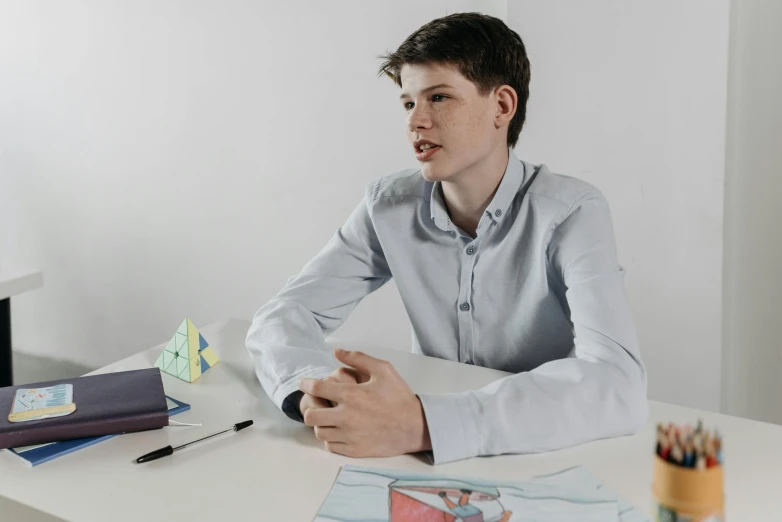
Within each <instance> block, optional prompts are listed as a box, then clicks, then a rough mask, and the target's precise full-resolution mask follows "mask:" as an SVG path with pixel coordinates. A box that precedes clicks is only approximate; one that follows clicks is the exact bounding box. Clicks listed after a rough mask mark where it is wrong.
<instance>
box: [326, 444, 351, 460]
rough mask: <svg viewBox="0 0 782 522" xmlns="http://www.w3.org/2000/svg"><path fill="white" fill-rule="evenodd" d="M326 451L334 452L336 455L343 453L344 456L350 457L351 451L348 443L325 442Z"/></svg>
mask: <svg viewBox="0 0 782 522" xmlns="http://www.w3.org/2000/svg"><path fill="white" fill-rule="evenodd" d="M325 446H326V451H330V452H331V453H336V454H337V455H345V456H346V457H352V456H353V451H352V447H351V446H350V444H346V443H344V442H326V443H325Z"/></svg>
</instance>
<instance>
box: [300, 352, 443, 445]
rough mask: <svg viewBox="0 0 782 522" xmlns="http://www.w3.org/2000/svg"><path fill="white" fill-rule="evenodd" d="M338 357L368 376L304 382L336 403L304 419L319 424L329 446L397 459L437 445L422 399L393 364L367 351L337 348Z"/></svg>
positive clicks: (317, 430)
mask: <svg viewBox="0 0 782 522" xmlns="http://www.w3.org/2000/svg"><path fill="white" fill-rule="evenodd" d="M334 355H335V356H336V358H337V359H338V360H339V361H340V362H342V363H344V364H346V365H348V366H350V367H351V368H354V369H355V370H357V371H358V372H359V373H361V374H363V375H365V376H367V378H366V379H361V381H359V383H358V384H353V383H341V382H335V381H333V380H318V379H301V380H300V381H299V389H300V390H301V391H303V392H304V393H307V394H310V395H312V396H313V397H320V398H322V399H326V400H329V401H331V402H332V403H334V404H336V406H334V407H333V408H314V409H308V410H307V411H306V412H305V413H304V423H305V424H306V425H307V426H313V427H314V428H315V436H316V437H317V438H318V439H319V440H322V441H324V442H325V444H326V449H327V450H329V451H331V452H333V453H339V454H341V455H347V456H349V457H393V456H396V455H403V454H405V453H414V452H417V451H424V450H429V449H431V442H430V440H429V430H428V429H427V426H426V418H425V416H424V411H423V407H422V406H421V401H420V400H419V399H418V396H416V395H415V394H414V393H413V391H412V390H411V389H410V386H408V385H407V383H406V382H405V381H404V379H402V377H401V376H400V375H399V374H398V373H397V372H396V370H395V369H394V367H393V365H391V363H389V362H388V361H384V360H381V359H376V358H374V357H371V356H369V355H367V354H365V353H362V352H349V351H345V350H334ZM362 381H363V382H362Z"/></svg>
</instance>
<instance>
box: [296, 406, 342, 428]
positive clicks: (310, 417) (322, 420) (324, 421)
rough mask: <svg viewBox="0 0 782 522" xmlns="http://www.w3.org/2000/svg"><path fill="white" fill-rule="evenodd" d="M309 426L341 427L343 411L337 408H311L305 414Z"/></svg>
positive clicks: (305, 422)
mask: <svg viewBox="0 0 782 522" xmlns="http://www.w3.org/2000/svg"><path fill="white" fill-rule="evenodd" d="M303 417H304V424H306V425H307V426H311V427H315V426H323V427H335V428H338V427H339V426H340V420H341V418H342V417H341V411H340V410H339V409H337V408H310V409H308V410H307V411H306V412H304V414H303Z"/></svg>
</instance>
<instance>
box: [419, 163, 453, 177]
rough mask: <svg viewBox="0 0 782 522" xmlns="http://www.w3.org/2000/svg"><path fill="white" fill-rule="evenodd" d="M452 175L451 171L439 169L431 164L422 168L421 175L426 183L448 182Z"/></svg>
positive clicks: (426, 164)
mask: <svg viewBox="0 0 782 522" xmlns="http://www.w3.org/2000/svg"><path fill="white" fill-rule="evenodd" d="M452 174H453V173H452V172H451V171H450V169H444V168H442V167H441V168H437V167H435V166H434V165H432V164H430V163H425V164H424V165H422V166H421V175H422V176H423V177H424V179H425V180H426V181H432V182H434V181H448V180H449V179H450V178H451V175H452Z"/></svg>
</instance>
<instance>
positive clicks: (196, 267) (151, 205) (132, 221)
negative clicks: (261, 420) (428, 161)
mask: <svg viewBox="0 0 782 522" xmlns="http://www.w3.org/2000/svg"><path fill="white" fill-rule="evenodd" d="M458 10H480V11H484V12H487V13H489V14H494V15H496V16H503V15H504V12H505V4H504V2H500V1H494V0H493V1H483V2H478V1H466V0H465V1H458V2H453V1H445V0H442V1H436V2H418V1H415V0H404V1H399V0H394V2H362V1H359V0H354V1H349V2H347V1H343V2H321V1H316V0H313V1H308V2H303V1H296V2H292V1H291V2H264V3H260V2H241V1H222V2H206V1H201V2H193V1H184V0H182V1H177V2H173V1H171V2H155V1H144V2H142V1H138V2H124V1H119V0H114V1H106V0H92V1H82V2H75V1H74V2H54V3H52V2H36V1H17V2H5V3H4V4H3V14H2V16H0V261H11V260H13V261H15V262H16V263H26V264H30V265H32V266H36V267H39V268H42V269H43V270H44V288H43V289H42V290H40V291H37V292H35V293H31V294H28V295H23V296H20V297H19V298H15V299H14V301H13V314H14V315H13V328H14V340H15V344H16V346H17V348H19V349H21V350H24V351H28V352H33V353H42V354H47V355H56V356H58V357H61V358H65V359H71V360H75V361H79V362H82V363H87V364H91V365H102V364H106V363H108V362H110V361H112V360H116V359H117V358H120V357H123V356H126V355H129V354H131V353H134V352H137V351H139V350H142V349H145V348H147V347H149V346H151V345H153V344H157V343H160V342H163V341H165V340H166V339H167V338H168V337H170V336H171V335H173V332H174V331H175V330H176V328H177V325H178V324H179V323H180V322H181V321H182V319H183V318H184V317H185V316H189V317H191V318H192V319H193V320H194V321H195V323H196V324H197V325H203V324H207V323H209V322H211V321H215V320H218V319H221V318H224V317H228V316H236V317H244V318H249V317H251V316H252V314H253V312H254V311H255V310H256V309H257V308H258V307H260V305H261V304H263V303H264V302H265V301H267V300H268V299H269V298H271V297H272V296H273V295H274V294H275V293H276V292H277V291H278V290H279V289H280V288H281V287H282V286H283V284H284V283H285V281H286V279H287V278H288V276H290V275H292V274H294V273H295V272H297V271H298V270H299V269H300V268H301V267H302V266H303V265H304V263H305V262H306V261H307V260H309V258H311V257H312V256H313V255H314V254H315V253H316V252H317V251H318V250H319V249H320V248H321V247H322V246H323V245H324V244H325V243H326V242H327V241H328V239H329V238H330V237H331V235H332V234H333V233H334V231H335V230H336V228H337V227H339V226H340V225H341V224H342V223H343V222H344V220H345V218H347V216H348V215H349V213H350V212H351V211H352V210H353V208H354V207H355V205H356V204H358V202H359V201H360V199H361V197H362V196H363V189H364V185H365V184H366V183H368V182H369V181H371V180H373V179H375V178H378V177H380V176H382V175H385V174H389V173H391V172H394V171H396V170H400V169H403V168H408V167H410V166H413V165H415V158H414V157H413V156H412V155H411V154H410V152H409V147H408V145H407V143H406V141H405V135H404V111H403V110H402V108H401V105H400V104H399V102H398V99H397V96H398V94H397V93H398V89H397V87H396V86H395V85H393V83H392V82H390V81H389V80H388V79H387V78H382V79H378V78H377V76H376V70H377V67H378V65H379V63H380V62H379V60H378V59H377V56H378V55H380V54H381V53H383V52H385V51H387V50H392V49H395V48H396V47H397V46H398V45H399V44H400V43H401V42H402V41H403V40H404V38H405V37H406V36H407V35H409V34H410V33H411V32H412V31H414V30H415V29H417V28H418V27H420V26H421V25H423V24H424V23H426V22H428V21H430V20H432V19H434V18H437V17H439V16H443V15H445V14H447V13H451V12H454V11H458ZM340 337H343V338H345V339H347V340H349V341H351V342H352V343H354V344H356V345H361V344H362V343H368V344H375V345H382V346H387V347H393V348H400V349H409V347H410V329H409V326H408V321H407V316H406V314H405V312H404V308H403V307H402V304H401V301H400V300H399V298H398V296H397V292H396V289H395V288H394V286H393V284H390V285H388V287H387V288H384V289H382V290H381V291H380V292H378V293H377V294H375V295H373V296H371V297H370V298H368V299H367V300H366V302H365V303H364V304H363V306H360V307H359V308H358V309H357V310H356V312H355V313H354V314H353V316H352V317H351V318H350V320H349V321H348V323H347V324H346V325H345V327H344V328H343V330H341V331H340Z"/></svg>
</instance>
